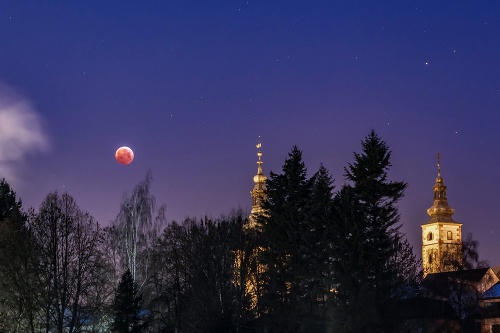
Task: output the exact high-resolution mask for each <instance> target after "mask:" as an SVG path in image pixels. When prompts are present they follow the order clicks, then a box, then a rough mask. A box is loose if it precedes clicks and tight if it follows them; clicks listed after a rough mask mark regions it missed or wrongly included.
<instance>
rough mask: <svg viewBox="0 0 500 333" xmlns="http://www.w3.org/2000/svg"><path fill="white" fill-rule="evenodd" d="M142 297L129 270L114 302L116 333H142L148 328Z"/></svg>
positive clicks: (113, 330)
mask: <svg viewBox="0 0 500 333" xmlns="http://www.w3.org/2000/svg"><path fill="white" fill-rule="evenodd" d="M141 307H142V296H141V295H140V294H139V293H138V290H137V285H136V283H135V282H134V279H133V278H132V274H131V273H130V271H129V270H127V271H126V272H125V273H123V275H122V278H121V280H120V284H119V285H118V288H117V290H116V294H115V299H114V302H113V311H114V319H113V324H112V327H111V331H112V332H116V333H140V332H143V331H144V329H145V328H146V326H147V320H146V314H145V311H143V310H142V308H141Z"/></svg>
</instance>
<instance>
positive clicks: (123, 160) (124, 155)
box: [115, 146, 134, 165]
mask: <svg viewBox="0 0 500 333" xmlns="http://www.w3.org/2000/svg"><path fill="white" fill-rule="evenodd" d="M115 158H116V161H117V162H118V163H120V164H123V165H127V164H130V163H131V162H132V160H133V159H134V152H133V151H132V149H130V148H129V147H125V146H123V147H120V148H118V149H117V150H116V153H115Z"/></svg>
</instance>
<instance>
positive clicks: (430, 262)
mask: <svg viewBox="0 0 500 333" xmlns="http://www.w3.org/2000/svg"><path fill="white" fill-rule="evenodd" d="M432 257H433V256H432V253H429V265H432V259H433V258H432Z"/></svg>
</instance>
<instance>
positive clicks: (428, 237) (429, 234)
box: [427, 232, 432, 241]
mask: <svg viewBox="0 0 500 333" xmlns="http://www.w3.org/2000/svg"><path fill="white" fill-rule="evenodd" d="M427 240H428V241H431V240H432V232H429V233H428V234H427Z"/></svg>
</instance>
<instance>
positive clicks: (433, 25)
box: [0, 0, 500, 265]
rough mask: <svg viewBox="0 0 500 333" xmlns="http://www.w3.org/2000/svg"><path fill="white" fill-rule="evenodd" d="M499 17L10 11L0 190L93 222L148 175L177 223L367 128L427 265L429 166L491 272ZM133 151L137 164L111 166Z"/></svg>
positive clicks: (407, 6)
mask: <svg viewBox="0 0 500 333" xmlns="http://www.w3.org/2000/svg"><path fill="white" fill-rule="evenodd" d="M499 77H500V2H499V1H497V0H478V1H461V0H455V1H437V2H436V1H425V2H424V1H373V0H371V1H352V0H351V1H332V0H315V1H291V0H272V1H269V0H266V1H264V0H261V1H252V0H248V1H239V0H219V1H215V0H212V1H208V0H207V1H194V0H193V1H189V0H173V1H166V0H165V1H119V2H118V1H79V2H76V1H72V2H62V1H38V0H33V1H15V0H12V1H9V0H7V1H2V2H1V3H0V177H6V178H7V180H8V181H9V183H11V185H12V186H13V187H14V190H15V191H16V192H17V193H18V195H19V196H20V197H21V198H22V199H23V202H24V206H25V208H29V207H31V206H33V207H38V206H39V205H40V203H41V201H42V200H43V198H44V197H45V196H46V195H47V193H49V192H50V191H53V190H58V191H61V192H63V191H67V192H68V193H70V194H71V195H72V196H73V197H75V199H76V201H77V203H78V204H79V206H80V207H81V208H82V209H84V210H86V211H88V212H90V213H91V214H92V215H93V216H94V217H96V218H97V219H98V220H99V221H100V222H101V223H102V224H105V225H106V224H108V223H109V221H110V220H113V219H114V218H115V216H116V214H117V212H118V208H119V204H120V202H121V199H122V197H123V194H124V193H125V192H130V191H131V190H132V188H133V187H134V186H135V185H136V184H137V183H138V182H139V181H140V180H142V179H143V178H144V176H145V175H146V172H147V171H148V170H151V171H152V173H153V178H154V180H153V193H154V194H155V195H156V197H157V201H158V203H165V204H167V207H168V208H167V218H168V220H169V221H171V220H173V219H175V220H182V219H183V218H184V217H186V216H198V217H199V216H202V215H203V214H207V215H209V216H214V217H217V216H219V215H220V214H223V213H228V212H229V211H230V210H231V209H233V208H238V207H241V208H244V209H249V208H250V203H251V201H250V194H249V191H250V190H251V189H252V187H253V181H252V177H253V175H254V174H255V173H256V171H257V165H256V163H255V162H256V159H257V157H256V149H255V144H256V143H257V142H258V141H259V136H260V137H261V141H262V144H263V147H262V151H263V153H264V156H263V161H264V165H263V167H264V171H265V173H267V174H268V173H269V171H270V170H273V171H274V172H281V166H282V164H283V162H284V160H285V158H286V156H287V153H288V152H289V151H290V149H291V148H292V146H293V145H297V146H298V147H299V148H300V149H301V150H302V151H303V157H304V161H305V163H306V165H307V167H308V170H309V173H310V175H311V174H312V173H314V172H315V171H316V170H317V169H318V167H319V165H320V163H323V164H324V165H325V166H326V167H327V168H328V169H329V170H330V172H331V174H332V175H333V176H334V178H335V184H336V185H337V186H340V185H342V184H343V183H344V179H343V167H344V166H346V165H347V163H348V162H352V161H353V152H354V151H360V143H361V140H362V139H363V138H364V137H365V136H366V135H367V134H368V133H369V131H370V130H371V129H372V128H373V129H375V131H376V132H377V133H378V134H379V135H380V136H381V137H382V138H383V139H384V140H386V141H387V143H388V145H389V146H390V148H391V149H392V151H393V159H392V162H393V168H392V170H391V176H392V178H393V179H394V180H404V181H406V182H408V184H409V187H408V190H407V192H406V196H405V198H404V199H403V200H402V201H401V203H400V209H401V216H402V222H403V229H402V230H403V231H404V232H405V233H406V235H407V237H408V239H409V240H410V241H411V243H412V244H413V245H414V250H415V253H416V254H417V255H420V251H421V248H420V245H421V243H420V237H421V228H420V225H421V224H422V223H425V222H427V221H428V216H427V213H426V210H427V208H428V207H430V206H431V204H432V186H433V185H434V181H435V178H436V173H437V168H436V154H437V152H440V153H441V155H442V159H441V163H442V176H443V178H444V181H445V184H446V185H447V186H448V199H449V203H450V205H451V206H452V207H453V208H455V211H456V213H455V215H454V218H455V220H456V221H458V222H462V223H463V224H464V226H463V230H464V233H467V232H473V234H474V238H475V239H477V240H479V242H480V244H481V247H480V254H481V257H482V258H483V259H488V260H489V261H490V263H491V264H492V265H498V264H500V241H499V239H500V221H499V218H498V216H499V214H500V204H499V203H500V168H499V167H498V165H499V164H500V156H499V152H500V145H499V142H500V133H499V131H498V126H499V125H500V112H499V111H500V81H499ZM121 145H127V146H129V147H131V148H132V149H133V150H134V153H135V160H134V161H133V163H132V164H130V165H128V166H122V165H119V164H118V163H117V162H116V161H115V159H114V152H115V150H116V149H117V148H118V147H119V146H121Z"/></svg>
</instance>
